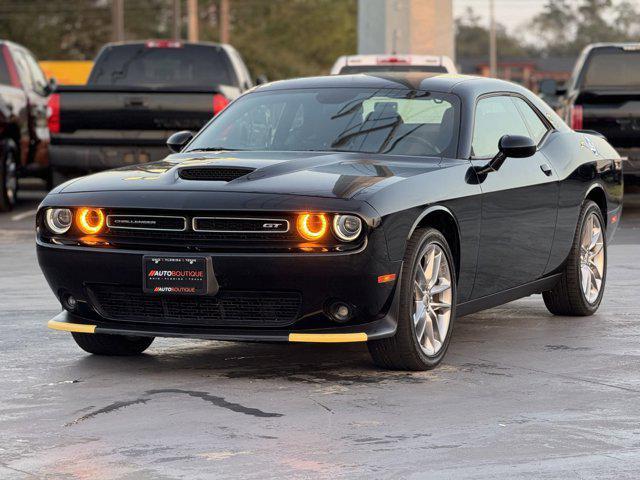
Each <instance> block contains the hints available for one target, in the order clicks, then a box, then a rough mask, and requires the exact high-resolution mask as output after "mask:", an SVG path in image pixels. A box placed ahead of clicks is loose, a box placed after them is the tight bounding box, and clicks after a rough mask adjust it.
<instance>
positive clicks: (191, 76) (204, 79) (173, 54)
mask: <svg viewBox="0 0 640 480" xmlns="http://www.w3.org/2000/svg"><path fill="white" fill-rule="evenodd" d="M231 70H232V69H231V65H230V64H229V60H228V59H227V55H226V54H225V52H224V51H223V50H222V49H221V48H220V47H216V46H212V45H181V46H179V47H171V48H157V47H153V46H151V47H150V46H147V45H145V44H133V45H120V46H115V47H109V48H107V49H105V50H104V51H103V52H102V54H101V55H100V56H99V57H98V58H97V60H96V66H95V68H94V71H92V72H91V77H90V78H89V83H90V84H93V85H137V86H144V87H158V86H163V85H171V86H174V87H211V86H213V85H216V84H222V85H235V84H236V83H237V81H236V79H235V78H234V77H235V76H233V74H232V73H231Z"/></svg>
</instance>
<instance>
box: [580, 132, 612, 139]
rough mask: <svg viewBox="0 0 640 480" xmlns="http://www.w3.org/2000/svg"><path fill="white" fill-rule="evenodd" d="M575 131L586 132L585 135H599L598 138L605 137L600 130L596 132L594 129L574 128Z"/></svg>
mask: <svg viewBox="0 0 640 480" xmlns="http://www.w3.org/2000/svg"><path fill="white" fill-rule="evenodd" d="M576 132H578V133H586V134H587V135H593V136H595V137H600V138H602V139H604V140H606V139H607V137H605V136H604V135H603V134H601V133H600V132H596V131H595V130H576Z"/></svg>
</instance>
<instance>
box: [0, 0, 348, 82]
mask: <svg viewBox="0 0 640 480" xmlns="http://www.w3.org/2000/svg"><path fill="white" fill-rule="evenodd" d="M218 3H219V2H218V0H200V2H199V14H200V15H199V16H200V18H199V29H200V38H201V39H202V40H211V41H217V40H218V38H219V36H218V30H219V23H218V13H219V6H218ZM124 5H125V34H126V38H127V39H128V40H134V39H147V38H170V37H171V35H172V31H173V30H172V22H173V18H172V14H173V10H172V6H173V1H172V0H125V2H124ZM230 5H231V43H232V44H233V45H234V46H235V47H236V48H237V49H238V50H239V51H240V52H241V54H242V55H243V57H244V58H245V61H246V62H247V64H248V66H249V69H250V70H251V71H252V72H253V73H254V75H255V74H266V75H267V76H268V77H269V78H270V79H279V78H287V77H294V76H307V75H319V74H323V73H328V70H329V69H330V67H331V65H332V64H333V62H334V61H335V60H336V58H337V57H338V56H340V55H344V54H349V53H355V51H356V35H357V34H356V23H357V21H356V18H357V0H230ZM182 15H183V17H184V18H183V28H182V32H183V37H186V34H187V32H186V2H185V1H183V2H182ZM0 38H5V39H9V40H13V41H15V42H17V43H20V44H23V45H25V46H26V47H27V48H29V49H31V50H32V51H33V52H34V53H35V54H36V56H37V57H38V58H40V59H43V60H45V59H50V60H53V59H55V60H65V59H91V58H93V57H94V56H95V54H96V53H97V51H98V50H99V49H100V47H101V46H102V45H103V44H104V43H105V42H108V41H110V40H111V3H110V1H109V0H20V1H16V0H0Z"/></svg>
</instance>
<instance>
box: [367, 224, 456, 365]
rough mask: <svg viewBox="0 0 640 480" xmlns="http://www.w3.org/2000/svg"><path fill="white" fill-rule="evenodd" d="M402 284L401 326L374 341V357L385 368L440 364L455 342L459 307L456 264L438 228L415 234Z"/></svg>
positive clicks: (409, 244)
mask: <svg viewBox="0 0 640 480" xmlns="http://www.w3.org/2000/svg"><path fill="white" fill-rule="evenodd" d="M398 288H400V291H399V292H398V295H400V309H399V317H398V329H397V331H396V334H395V335H394V336H393V337H391V338H384V339H381V340H372V341H370V342H369V343H368V346H369V352H370V353H371V357H372V358H373V361H374V363H375V364H376V365H378V366H380V367H383V368H389V369H395V370H429V369H431V368H434V367H435V366H437V365H438V364H439V363H440V362H441V361H442V358H443V357H444V355H445V353H446V351H447V348H448V346H449V341H450V340H451V332H452V330H453V320H454V318H455V308H456V277H455V265H454V263H453V257H452V255H451V249H450V248H449V244H448V243H447V240H446V239H445V238H444V236H443V235H442V234H441V233H440V232H439V231H438V230H435V229H433V228H425V229H418V230H416V232H415V233H414V234H413V236H412V237H411V238H410V239H409V242H408V243H407V252H406V255H405V258H404V262H403V266H402V274H401V279H400V284H399V285H398Z"/></svg>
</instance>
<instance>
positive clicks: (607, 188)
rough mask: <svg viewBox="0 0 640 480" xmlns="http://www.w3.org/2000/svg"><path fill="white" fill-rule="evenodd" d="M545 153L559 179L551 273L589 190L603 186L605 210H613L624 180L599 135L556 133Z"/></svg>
mask: <svg viewBox="0 0 640 480" xmlns="http://www.w3.org/2000/svg"><path fill="white" fill-rule="evenodd" d="M594 150H595V152H594ZM545 153H546V154H547V157H548V158H549V161H550V163H551V164H552V165H553V167H554V169H555V170H556V173H557V174H558V178H559V181H560V193H559V199H558V220H557V224H556V233H555V237H554V241H553V246H552V249H551V256H550V258H549V263H548V265H547V269H546V271H547V272H552V271H553V270H556V269H557V268H558V267H560V266H561V265H562V264H563V263H564V261H565V260H566V258H567V256H568V255H569V251H570V250H571V244H572V242H573V239H574V236H575V233H576V228H577V224H578V216H579V215H580V209H581V207H582V204H583V202H584V200H585V198H586V197H587V195H588V194H589V192H590V191H591V190H592V189H593V188H600V189H602V190H603V191H604V193H605V197H606V204H607V205H606V209H607V212H613V211H615V210H616V209H618V208H619V207H620V206H621V205H622V197H623V182H622V170H621V160H620V156H619V155H618V153H617V152H616V151H615V149H614V148H613V147H612V146H611V145H609V143H608V142H607V141H606V140H605V139H603V138H601V137H599V136H596V135H589V134H586V133H580V132H574V131H573V130H568V131H566V132H555V133H554V134H553V138H550V139H549V144H548V145H547V147H546V149H545ZM605 221H607V219H606V218H605ZM614 231H615V225H614V226H613V227H611V226H610V227H609V228H608V231H607V238H608V239H609V240H610V239H611V237H612V235H613V233H614Z"/></svg>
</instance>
